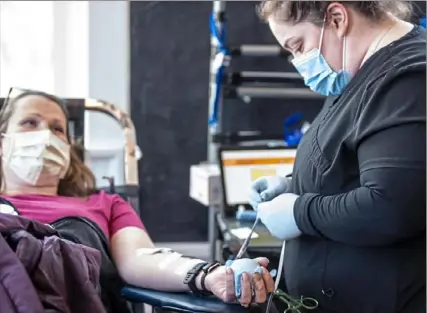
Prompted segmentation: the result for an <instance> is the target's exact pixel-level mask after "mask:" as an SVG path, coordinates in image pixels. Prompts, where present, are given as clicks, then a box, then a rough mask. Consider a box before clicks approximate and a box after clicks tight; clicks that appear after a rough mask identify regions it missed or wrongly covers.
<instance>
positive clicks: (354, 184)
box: [251, 0, 426, 313]
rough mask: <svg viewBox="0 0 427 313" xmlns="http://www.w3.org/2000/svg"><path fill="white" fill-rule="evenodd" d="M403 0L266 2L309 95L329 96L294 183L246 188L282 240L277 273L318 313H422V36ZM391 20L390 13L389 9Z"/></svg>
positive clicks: (305, 142) (264, 9) (276, 181)
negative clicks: (281, 259)
mask: <svg viewBox="0 0 427 313" xmlns="http://www.w3.org/2000/svg"><path fill="white" fill-rule="evenodd" d="M408 9H409V5H408V3H405V2H400V1H348V2H347V1H337V2H333V1H287V0H282V1H279V0H272V1H265V2H263V3H262V4H261V6H260V14H261V16H262V17H263V18H264V19H265V20H266V21H267V22H268V24H269V26H270V28H271V31H272V33H273V35H274V36H275V38H276V39H277V41H278V42H279V44H280V45H281V46H282V47H283V48H284V49H286V50H288V51H289V52H290V53H291V54H292V55H293V57H294V58H293V61H292V63H293V65H294V66H295V67H296V69H297V70H298V72H299V73H300V74H301V75H302V77H303V78H304V81H305V84H306V85H307V86H308V87H310V88H311V89H312V90H313V91H315V92H318V93H320V94H323V95H325V96H336V97H337V98H336V100H335V101H333V102H332V103H330V104H326V105H325V107H324V108H323V109H322V111H321V112H320V114H319V115H318V117H317V118H316V119H315V121H314V122H313V124H312V126H311V128H310V129H309V130H308V132H306V134H305V135H304V137H303V139H302V141H301V143H300V145H299V147H298V153H297V157H296V162H295V166H294V172H293V174H292V178H291V179H287V178H281V177H264V178H261V179H258V180H257V181H256V182H255V183H254V185H253V188H252V191H251V201H252V204H253V205H254V207H255V208H256V209H257V210H258V214H259V216H260V218H261V220H262V222H263V223H264V224H265V225H266V227H267V228H268V229H269V231H270V232H271V233H272V234H273V235H274V236H276V237H278V238H280V239H282V240H285V241H286V252H285V265H284V267H285V270H284V277H285V282H286V286H287V290H288V292H289V293H290V294H291V295H292V296H294V297H297V298H298V297H300V296H301V295H303V296H306V297H314V298H316V299H317V300H318V301H319V307H318V309H317V310H315V311H312V312H319V313H320V312H321V313H398V312H399V313H400V312H401V313H424V312H426V289H425V284H426V125H425V120H426V33H425V31H424V29H421V28H420V27H418V26H414V25H413V24H410V23H407V22H405V21H404V20H403V19H400V18H398V16H400V15H402V14H403V13H406V12H408ZM391 12H393V14H392V13H391Z"/></svg>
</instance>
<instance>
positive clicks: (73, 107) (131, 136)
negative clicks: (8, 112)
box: [0, 98, 254, 313]
mask: <svg viewBox="0 0 427 313" xmlns="http://www.w3.org/2000/svg"><path fill="white" fill-rule="evenodd" d="M4 100H5V99H4V98H0V105H2V104H3V103H4ZM65 100H66V106H67V109H68V112H69V120H70V125H69V129H70V135H71V137H72V138H73V140H75V141H76V142H79V143H80V144H81V145H82V147H84V126H85V123H84V120H85V111H93V112H99V113H102V114H106V115H108V116H110V117H112V118H113V119H114V120H115V121H117V122H118V123H119V125H120V126H121V128H122V129H123V132H124V135H125V136H124V137H125V143H124V165H123V166H124V184H123V185H120V186H117V185H115V183H114V177H109V176H106V177H105V178H106V179H107V180H108V187H106V188H102V189H105V190H106V191H107V192H110V193H116V194H119V195H120V196H121V197H122V198H124V199H125V200H127V201H129V202H130V204H131V205H132V207H133V208H134V209H135V210H136V211H137V213H138V215H139V216H140V214H141V212H140V208H139V201H138V199H139V181H138V153H140V152H139V148H138V146H137V144H136V134H135V128H134V124H133V123H132V120H131V119H130V117H129V116H128V115H127V114H126V113H124V112H123V111H121V110H119V109H118V108H117V107H116V106H114V105H113V104H111V103H108V102H106V101H101V100H96V99H65ZM80 157H81V158H82V159H83V160H84V150H83V151H81V153H80ZM122 295H123V297H124V298H125V299H126V300H127V301H128V302H129V303H131V306H132V310H133V312H134V313H142V312H144V308H147V306H148V307H151V309H152V310H153V312H155V311H158V310H159V311H160V312H164V311H167V312H184V313H241V312H248V311H249V310H248V309H245V308H243V307H241V306H240V305H238V304H225V303H223V302H222V301H220V300H218V299H216V298H214V297H205V298H202V297H197V296H193V295H191V294H190V293H172V292H161V291H154V290H149V289H143V288H138V287H133V286H126V287H124V288H123V289H122ZM251 312H254V311H253V310H251ZM144 313H148V312H144Z"/></svg>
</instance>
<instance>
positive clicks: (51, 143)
mask: <svg viewBox="0 0 427 313" xmlns="http://www.w3.org/2000/svg"><path fill="white" fill-rule="evenodd" d="M67 116H68V115H67V111H66V109H65V106H64V104H63V102H62V101H61V100H60V99H58V98H56V97H55V96H52V95H48V94H45V93H42V92H37V91H22V92H21V93H19V94H18V95H17V96H15V97H10V98H9V100H7V101H5V103H4V105H3V107H2V109H1V111H0V133H1V134H2V144H1V152H2V158H1V170H2V171H1V175H0V184H1V186H2V197H3V198H5V199H7V200H8V201H10V202H11V203H12V204H13V205H14V206H15V207H16V208H17V210H18V211H19V213H20V215H21V216H23V217H26V218H29V219H34V220H36V221H39V222H41V223H45V224H51V223H53V222H54V221H57V220H59V219H61V218H64V217H68V216H80V217H84V218H86V219H88V220H90V221H92V222H94V223H96V225H97V226H99V228H100V229H101V230H102V231H103V233H104V234H105V237H106V238H108V241H109V247H110V250H111V255H112V259H113V261H114V263H115V265H116V267H117V270H118V272H119V274H120V276H121V277H122V279H123V280H124V281H125V282H127V283H128V284H131V285H135V286H140V287H143V288H149V289H155V290H161V291H171V292H179V291H190V289H191V290H192V291H194V289H197V290H200V291H209V292H212V293H213V294H214V295H215V296H217V297H218V298H220V299H221V300H223V301H225V302H233V301H235V300H236V296H235V286H234V274H233V272H232V271H231V270H230V269H229V268H226V267H225V266H218V265H217V266H216V267H215V268H213V270H212V271H210V272H209V273H208V274H204V273H203V272H202V271H201V270H200V269H198V271H199V272H200V273H199V274H198V275H195V277H197V278H196V279H195V286H194V285H193V284H191V286H189V284H185V283H184V279H185V276H186V274H187V273H188V272H189V271H191V270H192V269H195V268H197V265H198V264H201V263H205V262H203V261H202V260H199V259H192V258H188V257H184V256H180V255H179V254H177V253H174V252H172V251H164V250H161V249H155V247H154V244H153V242H152V241H151V239H150V237H149V235H148V234H147V233H146V231H145V229H144V226H143V224H142V222H141V220H140V219H139V217H138V216H137V215H136V213H135V211H134V210H133V209H132V208H131V207H130V205H129V204H128V203H127V202H126V201H124V200H123V199H122V198H121V197H120V196H118V195H111V194H107V193H105V192H103V191H101V192H96V191H95V178H94V175H93V173H92V172H91V171H90V169H89V168H88V167H86V166H85V165H84V163H83V162H82V161H81V160H80V159H79V157H78V156H77V154H76V151H75V150H74V148H73V147H72V144H71V139H70V134H69V131H68V117H67ZM159 250H160V251H159ZM256 261H257V262H258V263H259V264H260V265H261V266H262V268H261V269H262V273H261V274H254V275H253V276H251V275H248V274H247V273H243V274H242V279H241V286H240V290H241V292H239V293H240V294H239V296H238V297H237V298H238V299H237V300H238V301H239V302H240V304H241V305H243V306H247V305H249V304H250V303H251V302H258V303H262V302H264V301H265V300H266V297H267V294H268V292H271V291H272V289H273V285H274V282H273V279H272V277H271V276H270V274H269V273H268V271H267V270H266V268H265V267H266V266H267V264H268V260H267V259H265V258H259V259H257V260H256ZM199 267H200V266H199ZM205 270H206V269H205ZM203 276H205V277H204V279H203V282H202V279H201V278H202V277H203ZM251 288H253V289H254V290H255V293H254V295H252V292H251Z"/></svg>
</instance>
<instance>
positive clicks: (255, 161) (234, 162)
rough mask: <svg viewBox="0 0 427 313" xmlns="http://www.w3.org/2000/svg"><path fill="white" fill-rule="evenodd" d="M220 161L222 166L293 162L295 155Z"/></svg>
mask: <svg viewBox="0 0 427 313" xmlns="http://www.w3.org/2000/svg"><path fill="white" fill-rule="evenodd" d="M222 162H223V165H224V166H239V165H275V164H276V165H277V164H294V163H295V157H286V158H283V157H282V158H265V159H226V160H223V161H222Z"/></svg>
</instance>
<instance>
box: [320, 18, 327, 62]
mask: <svg viewBox="0 0 427 313" xmlns="http://www.w3.org/2000/svg"><path fill="white" fill-rule="evenodd" d="M325 24H326V15H325V17H324V18H323V26H322V30H321V31H320V39H319V54H322V43H323V33H324V32H325Z"/></svg>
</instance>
